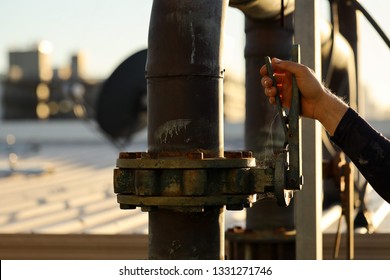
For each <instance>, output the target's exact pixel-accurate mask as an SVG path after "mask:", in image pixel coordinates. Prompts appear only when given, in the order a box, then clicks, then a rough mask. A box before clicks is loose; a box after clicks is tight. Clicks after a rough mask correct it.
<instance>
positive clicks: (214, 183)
mask: <svg viewBox="0 0 390 280" xmlns="http://www.w3.org/2000/svg"><path fill="white" fill-rule="evenodd" d="M224 156H225V157H224V158H203V153H188V154H185V155H181V156H180V155H175V154H172V153H169V154H167V153H158V154H157V153H121V154H120V155H119V159H118V161H117V167H118V168H117V169H115V170H114V192H115V193H117V194H118V203H119V204H120V205H121V208H122V209H134V208H135V207H141V209H142V210H145V211H150V210H152V209H153V208H156V207H164V208H167V207H176V208H183V209H184V208H185V209H186V211H201V210H202V209H203V207H207V206H223V205H226V208H227V209H228V210H241V209H243V208H244V207H250V206H251V204H252V203H253V202H255V200H256V195H255V194H254V191H253V189H254V188H253V186H254V183H253V182H252V181H253V174H252V173H251V172H250V171H251V168H254V167H256V161H255V158H253V157H252V153H251V152H247V151H228V152H225V153H224Z"/></svg>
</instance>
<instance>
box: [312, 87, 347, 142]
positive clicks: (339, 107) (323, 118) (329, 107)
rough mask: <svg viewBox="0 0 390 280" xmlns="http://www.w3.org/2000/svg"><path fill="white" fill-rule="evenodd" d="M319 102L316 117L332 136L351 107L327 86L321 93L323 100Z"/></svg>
mask: <svg viewBox="0 0 390 280" xmlns="http://www.w3.org/2000/svg"><path fill="white" fill-rule="evenodd" d="M317 104H318V105H317V106H316V108H315V115H314V118H315V119H317V120H318V121H319V122H320V123H321V124H322V125H323V126H324V127H325V129H326V130H327V131H328V133H329V134H330V135H331V136H332V135H333V134H334V132H335V130H336V128H337V126H338V125H339V123H340V121H341V119H342V118H343V116H344V115H345V113H346V112H347V110H348V108H349V107H348V105H347V104H346V103H345V102H344V101H343V100H341V99H340V98H339V97H338V96H336V95H334V94H333V93H331V92H330V91H329V90H328V89H325V88H324V92H323V94H322V95H321V100H320V101H318V102H317Z"/></svg>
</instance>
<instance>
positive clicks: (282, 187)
mask: <svg viewBox="0 0 390 280" xmlns="http://www.w3.org/2000/svg"><path fill="white" fill-rule="evenodd" d="M292 60H293V61H294V62H298V63H299V62H300V47H299V45H293V48H292ZM265 64H266V67H267V72H268V75H269V77H270V78H271V79H272V82H273V85H274V86H275V87H276V90H277V93H276V96H275V100H276V105H277V108H278V114H279V116H280V119H281V121H282V126H283V130H284V134H285V140H284V146H283V151H281V153H280V155H279V156H277V157H276V163H275V195H276V198H277V201H278V204H279V205H282V206H287V205H289V203H290V200H291V198H292V197H293V194H294V192H295V191H297V190H301V188H302V185H303V177H302V171H301V169H302V168H301V119H300V111H301V110H300V109H301V102H300V92H299V89H298V85H297V82H296V78H295V76H293V81H292V100H291V107H290V110H289V112H288V115H287V113H286V111H285V110H284V108H283V106H282V102H281V100H280V95H279V91H278V89H277V86H276V85H277V83H276V78H275V73H274V71H273V69H272V65H271V59H270V57H269V56H266V57H265Z"/></svg>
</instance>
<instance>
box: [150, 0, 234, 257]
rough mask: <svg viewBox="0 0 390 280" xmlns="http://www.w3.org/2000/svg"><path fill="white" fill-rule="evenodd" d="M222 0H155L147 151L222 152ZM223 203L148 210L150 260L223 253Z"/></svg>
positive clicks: (207, 154) (211, 154) (225, 1)
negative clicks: (198, 209)
mask: <svg viewBox="0 0 390 280" xmlns="http://www.w3.org/2000/svg"><path fill="white" fill-rule="evenodd" d="M227 6H228V0H213V1H209V0H197V1H192V0H158V1H154V2H153V7H152V13H151V20H150V25H149V44H148V58H147V65H146V70H147V72H146V77H147V94H148V150H149V152H152V153H158V154H164V155H165V156H170V155H172V156H180V155H184V154H185V153H188V152H203V153H204V156H205V157H222V156H223V152H224V148H223V100H222V98H223V71H224V70H223V68H222V66H221V60H222V44H223V29H224V20H225V13H226V9H227ZM223 237H224V212H223V207H210V208H207V209H205V210H204V212H196V213H194V212H183V211H180V210H179V209H172V208H169V209H161V208H159V209H158V210H155V211H151V212H149V258H150V259H223V258H224V238H223Z"/></svg>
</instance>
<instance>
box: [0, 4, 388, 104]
mask: <svg viewBox="0 0 390 280" xmlns="http://www.w3.org/2000/svg"><path fill="white" fill-rule="evenodd" d="M152 2H153V1H152V0H142V1H139V0H82V1H80V0H67V1H64V0H23V1H22V0H12V1H11V0H8V1H6V0H0V74H1V73H2V74H5V73H6V72H7V70H8V51H10V50H23V49H29V48H30V47H31V46H32V45H34V44H36V43H37V42H39V41H40V40H48V41H50V42H51V43H52V45H53V53H52V60H53V67H63V66H66V65H67V64H69V61H70V56H71V55H72V54H74V53H75V52H78V51H83V52H84V53H85V54H86V71H87V74H88V75H89V76H91V77H95V78H105V77H108V76H109V75H110V74H111V73H112V71H113V70H114V69H115V68H116V67H117V66H118V65H119V64H120V63H121V62H122V61H123V60H125V59H126V58H127V57H128V56H130V55H131V54H133V53H135V52H137V51H138V50H140V49H143V48H146V47H147V36H148V26H149V18H150V11H151V6H152ZM360 3H362V5H363V6H364V7H365V8H366V9H367V10H368V11H369V12H370V14H371V15H372V16H373V17H374V19H375V20H376V21H377V22H378V24H379V25H380V26H381V27H382V29H383V30H384V31H385V33H386V34H387V36H390V16H389V14H388V11H389V10H390V1H389V0H376V1H370V0H364V1H363V0H361V1H360ZM361 31H362V32H361V34H360V42H361V66H362V67H361V77H362V79H363V81H364V83H365V84H367V87H368V88H369V89H370V91H371V92H372V96H373V99H374V100H377V101H378V104H380V105H381V106H386V107H389V108H390V90H389V88H388V83H386V82H387V80H388V79H389V75H390V74H389V73H390V71H388V70H387V69H386V68H385V66H386V65H389V64H390V50H389V49H388V48H387V47H386V45H384V43H382V41H381V39H380V37H379V36H378V35H377V34H376V33H375V31H374V29H373V28H372V27H371V26H370V25H369V24H368V23H367V21H365V20H364V19H363V20H362V22H361ZM225 35H226V36H225V38H226V39H225V40H226V42H225V56H224V64H225V65H224V66H225V68H226V70H227V71H229V73H232V74H234V75H236V76H238V77H243V76H244V71H245V67H244V64H245V62H244V55H243V52H244V45H245V43H244V41H245V33H244V15H243V14H242V12H241V11H239V10H237V9H234V8H231V7H229V8H228V11H227V19H226V33H225ZM298 43H299V42H298Z"/></svg>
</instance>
